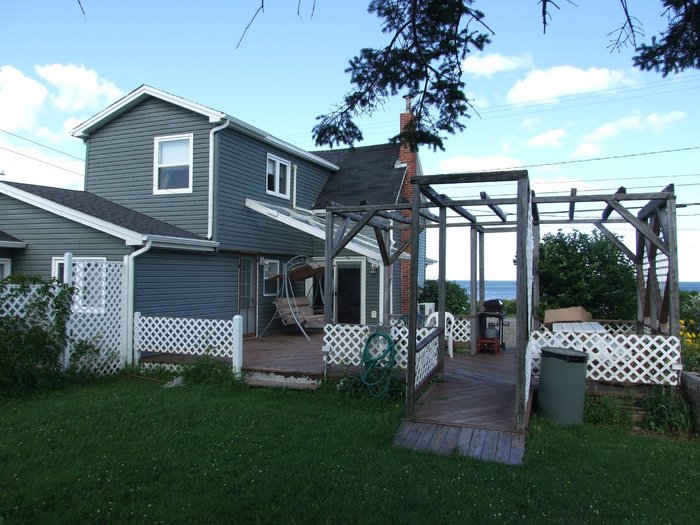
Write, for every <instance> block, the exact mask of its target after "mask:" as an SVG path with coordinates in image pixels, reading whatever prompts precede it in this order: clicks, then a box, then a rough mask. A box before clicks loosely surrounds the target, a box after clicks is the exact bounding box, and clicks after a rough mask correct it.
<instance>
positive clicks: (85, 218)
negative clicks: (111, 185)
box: [0, 182, 143, 245]
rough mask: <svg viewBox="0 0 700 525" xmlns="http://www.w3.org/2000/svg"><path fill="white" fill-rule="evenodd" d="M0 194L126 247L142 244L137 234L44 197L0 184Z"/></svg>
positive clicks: (140, 237) (139, 235)
mask: <svg viewBox="0 0 700 525" xmlns="http://www.w3.org/2000/svg"><path fill="white" fill-rule="evenodd" d="M0 193H4V194H5V195H7V196H8V197H12V198H13V199H17V200H18V201H22V202H26V203H27V204H30V205H32V206H35V207H37V208H40V209H42V210H45V211H48V212H49V213H53V214H54V215H58V216H59V217H63V218H65V219H69V220H71V221H73V222H77V223H79V224H83V225H85V226H88V227H90V228H93V229H95V230H97V231H101V232H103V233H106V234H108V235H111V236H113V237H117V238H118V239H123V240H124V242H125V243H126V244H128V245H139V244H142V243H143V235H142V234H140V233H138V232H135V231H133V230H129V229H127V228H123V227H122V226H118V225H116V224H114V223H111V222H109V221H105V220H103V219H98V218H97V217H94V216H92V215H88V214H87V213H83V212H81V211H78V210H74V209H73V208H69V207H68V206H64V205H63V204H58V203H57V202H54V201H52V200H49V199H45V198H44V197H39V196H38V195H34V194H33V193H29V192H27V191H23V190H20V189H18V188H15V187H14V186H8V185H7V184H3V183H2V182H0Z"/></svg>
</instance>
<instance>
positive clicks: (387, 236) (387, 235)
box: [382, 230, 392, 330]
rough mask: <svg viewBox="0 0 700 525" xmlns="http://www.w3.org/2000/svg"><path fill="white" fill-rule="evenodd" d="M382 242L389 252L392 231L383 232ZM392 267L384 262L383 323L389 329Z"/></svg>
mask: <svg viewBox="0 0 700 525" xmlns="http://www.w3.org/2000/svg"><path fill="white" fill-rule="evenodd" d="M382 242H383V243H384V246H385V247H386V250H387V253H389V247H390V246H391V231H389V230H386V231H383V232H382ZM391 270H392V268H391V264H383V265H382V271H383V272H384V287H383V289H382V301H383V303H384V308H383V310H384V316H383V319H382V324H383V325H384V326H385V327H386V329H387V330H388V329H389V326H390V321H389V315H390V314H391V290H392V286H391V278H392V271H391Z"/></svg>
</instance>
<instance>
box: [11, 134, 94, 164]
mask: <svg viewBox="0 0 700 525" xmlns="http://www.w3.org/2000/svg"><path fill="white" fill-rule="evenodd" d="M0 131H2V132H3V133H7V134H8V135H11V136H13V137H15V138H18V139H21V140H24V141H27V142H31V143H32V144H35V145H37V146H40V147H42V148H46V149H48V150H51V151H55V152H56V153H60V154H61V155H65V156H66V157H71V158H73V159H75V160H79V161H84V160H85V159H84V158H82V157H76V156H75V155H73V154H71V153H68V152H67V151H61V150H60V149H56V148H52V147H51V146H47V145H46V144H42V143H41V142H37V141H36V140H32V139H28V138H27V137H23V136H21V135H17V134H16V133H12V132H11V131H7V130H6V129H0Z"/></svg>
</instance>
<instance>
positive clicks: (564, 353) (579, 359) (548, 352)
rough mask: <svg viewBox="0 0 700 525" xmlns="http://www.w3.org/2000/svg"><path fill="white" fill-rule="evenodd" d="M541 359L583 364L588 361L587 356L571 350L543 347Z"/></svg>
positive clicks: (584, 353)
mask: <svg viewBox="0 0 700 525" xmlns="http://www.w3.org/2000/svg"><path fill="white" fill-rule="evenodd" d="M542 357H554V358H556V359H561V360H563V361H566V362H568V363H585V362H587V361H588V354H587V353H586V352H581V351H579V350H573V349H571V348H558V347H554V346H545V347H543V348H542Z"/></svg>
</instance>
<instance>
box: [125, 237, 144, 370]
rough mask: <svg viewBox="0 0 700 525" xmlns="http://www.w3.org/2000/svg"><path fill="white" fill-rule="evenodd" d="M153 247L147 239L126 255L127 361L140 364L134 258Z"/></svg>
mask: <svg viewBox="0 0 700 525" xmlns="http://www.w3.org/2000/svg"><path fill="white" fill-rule="evenodd" d="M150 249H151V241H146V245H145V246H144V247H143V248H139V249H138V250H136V251H135V252H133V253H131V254H129V255H126V256H124V259H125V262H126V290H124V304H125V306H126V322H125V323H124V325H125V334H124V339H125V341H126V361H127V364H129V365H130V364H138V361H139V360H138V356H136V355H134V297H135V296H136V294H135V293H134V282H135V281H136V279H135V272H134V259H136V257H138V256H139V255H143V254H144V253H146V252H147V251H149V250H150Z"/></svg>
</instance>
